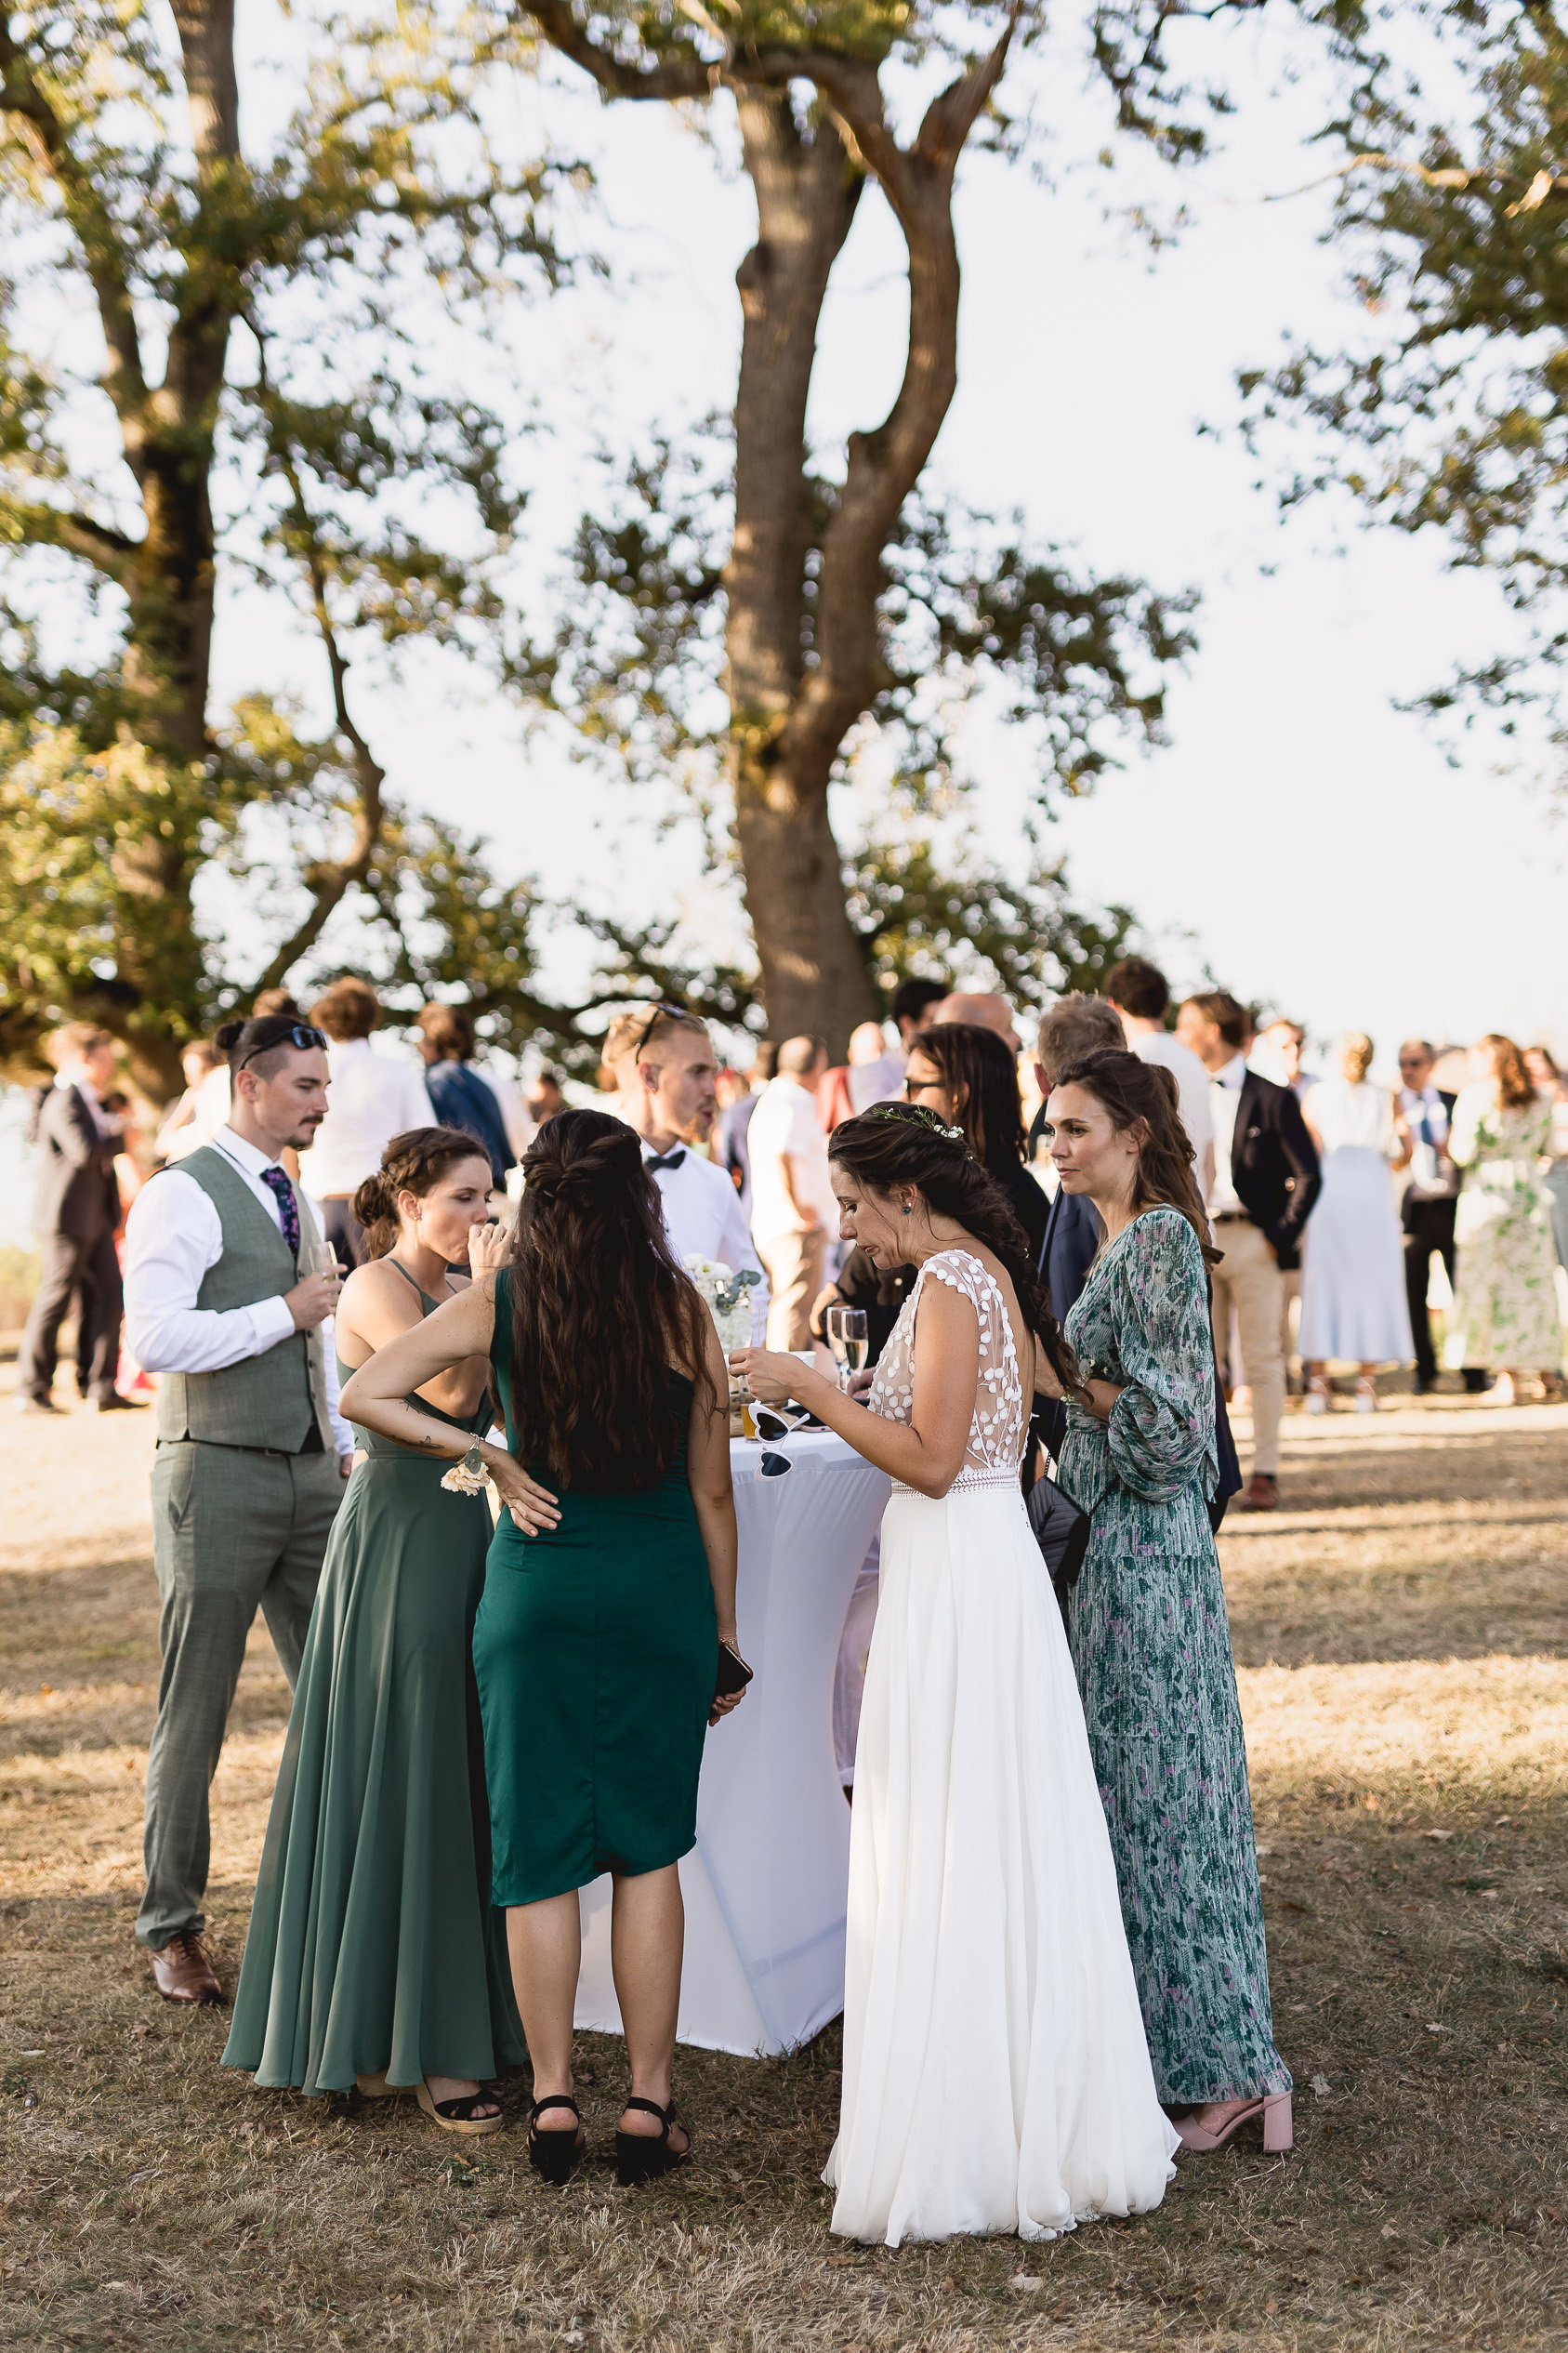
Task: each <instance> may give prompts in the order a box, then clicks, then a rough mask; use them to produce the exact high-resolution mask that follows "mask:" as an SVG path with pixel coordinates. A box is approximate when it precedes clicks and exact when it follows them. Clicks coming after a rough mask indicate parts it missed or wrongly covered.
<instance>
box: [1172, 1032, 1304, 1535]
mask: <svg viewBox="0 0 1568 2353" xmlns="http://www.w3.org/2000/svg"><path fill="white" fill-rule="evenodd" d="M1250 1029H1251V1023H1250V1021H1249V1020H1248V1017H1247V1012H1246V1008H1245V1006H1244V1005H1241V1004H1239V1003H1238V1002H1237V1000H1236V999H1235V998H1233V997H1232V996H1231V995H1230V994H1229V993H1228V992H1227V991H1226V990H1224V989H1222V988H1215V989H1208V990H1206V991H1205V993H1204V994H1203V995H1202V996H1199V997H1190V998H1188V999H1187V1001H1186V1003H1185V1004H1184V1005H1183V1006H1182V1008H1181V1010H1180V1011H1179V1013H1178V1015H1177V1017H1176V1034H1177V1036H1178V1038H1179V1039H1180V1040H1181V1043H1182V1044H1183V1045H1184V1046H1190V1047H1191V1048H1192V1051H1193V1052H1194V1053H1195V1054H1196V1055H1197V1057H1198V1060H1199V1061H1200V1062H1201V1063H1202V1064H1203V1065H1204V1068H1205V1069H1206V1071H1207V1072H1208V1078H1209V1107H1210V1110H1211V1112H1212V1113H1213V1117H1214V1184H1213V1187H1212V1190H1211V1191H1210V1194H1209V1197H1208V1213H1209V1216H1210V1218H1211V1219H1212V1221H1213V1223H1214V1238H1215V1241H1216V1243H1217V1244H1218V1245H1219V1249H1221V1250H1223V1251H1224V1253H1225V1255H1224V1257H1223V1258H1222V1259H1221V1261H1220V1262H1219V1265H1218V1266H1217V1267H1216V1268H1215V1270H1214V1337H1215V1345H1216V1347H1217V1348H1218V1349H1219V1354H1220V1355H1221V1356H1223V1355H1225V1353H1226V1350H1227V1347H1228V1345H1229V1340H1230V1328H1231V1311H1232V1308H1234V1310H1235V1315H1236V1321H1237V1324H1238V1325H1239V1327H1240V1329H1241V1342H1242V1356H1243V1359H1244V1361H1245V1366H1246V1377H1247V1381H1248V1382H1249V1383H1250V1385H1251V1389H1252V1433H1253V1436H1252V1477H1251V1479H1250V1480H1249V1481H1248V1483H1247V1487H1246V1490H1245V1494H1244V1495H1243V1496H1242V1499H1241V1508H1242V1510H1243V1511H1244V1512H1272V1511H1274V1510H1276V1509H1277V1508H1278V1505H1279V1468H1280V1453H1279V1448H1280V1423H1281V1421H1283V1420H1284V1418H1285V1356H1284V1353H1283V1351H1282V1350H1281V1347H1280V1310H1281V1306H1282V1304H1283V1302H1284V1295H1285V1294H1284V1283H1283V1279H1282V1277H1283V1274H1284V1273H1285V1271H1287V1270H1288V1269H1290V1268H1291V1267H1294V1266H1298V1265H1299V1263H1300V1257H1301V1235H1302V1231H1303V1228H1304V1227H1305V1225H1306V1223H1307V1218H1308V1215H1309V1213H1310V1212H1311V1206H1312V1203H1313V1202H1314V1201H1315V1200H1316V1199H1317V1197H1318V1194H1319V1192H1320V1191H1321V1190H1322V1186H1323V1178H1322V1176H1321V1174H1320V1172H1319V1169H1318V1156H1317V1152H1316V1150H1315V1148H1314V1146H1313V1143H1312V1139H1311V1136H1310V1135H1309V1134H1308V1133H1307V1123H1306V1121H1305V1120H1304V1119H1303V1118H1302V1117H1301V1106H1300V1104H1298V1102H1297V1100H1296V1097H1295V1096H1294V1095H1293V1094H1292V1092H1291V1091H1290V1089H1289V1088H1288V1087H1276V1086H1275V1085H1274V1083H1273V1081H1272V1079H1271V1078H1261V1077H1259V1076H1258V1073H1257V1071H1256V1070H1252V1069H1249V1068H1248V1066H1247V1061H1246V1041H1247V1037H1248V1034H1249V1032H1250Z"/></svg>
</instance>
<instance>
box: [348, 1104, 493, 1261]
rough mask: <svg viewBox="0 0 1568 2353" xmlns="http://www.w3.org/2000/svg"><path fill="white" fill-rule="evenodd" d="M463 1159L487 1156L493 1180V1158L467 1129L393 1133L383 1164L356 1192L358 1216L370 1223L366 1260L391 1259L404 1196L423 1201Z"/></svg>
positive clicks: (487, 1175)
mask: <svg viewBox="0 0 1568 2353" xmlns="http://www.w3.org/2000/svg"><path fill="white" fill-rule="evenodd" d="M459 1160H482V1161H483V1162H484V1164H485V1182H486V1183H487V1184H488V1183H489V1178H490V1157H489V1155H488V1153H487V1152H486V1151H485V1148H484V1146H483V1144H482V1143H479V1142H478V1141H477V1140H476V1139H475V1138H474V1137H473V1136H470V1135H465V1133H464V1132H463V1130H462V1129H461V1128H405V1129H404V1130H403V1131H402V1135H401V1136H394V1137H393V1138H392V1140H391V1142H390V1143H389V1144H388V1146H387V1149H386V1151H385V1152H384V1153H383V1154H382V1155H381V1166H380V1167H379V1168H378V1169H377V1170H376V1173H375V1174H374V1175H373V1176H367V1177H366V1179H365V1181H364V1183H362V1185H361V1186H360V1188H359V1191H358V1192H357V1193H356V1194H355V1196H354V1200H353V1210H354V1215H355V1216H356V1217H357V1218H358V1220H359V1222H360V1223H361V1224H362V1226H363V1227H364V1242H363V1245H362V1248H363V1250H364V1256H365V1258H366V1259H372V1258H385V1257H386V1256H387V1254H388V1252H389V1251H390V1250H393V1249H396V1248H397V1240H398V1195H399V1194H400V1193H412V1194H413V1195H414V1196H415V1200H418V1201H422V1200H423V1199H424V1198H425V1196H426V1194H427V1193H429V1192H431V1191H433V1189H434V1188H435V1186H437V1185H438V1184H439V1183H441V1179H442V1177H443V1176H444V1175H445V1174H446V1172H447V1170H448V1169H451V1168H455V1166H456V1164H457V1162H458V1161H459Z"/></svg>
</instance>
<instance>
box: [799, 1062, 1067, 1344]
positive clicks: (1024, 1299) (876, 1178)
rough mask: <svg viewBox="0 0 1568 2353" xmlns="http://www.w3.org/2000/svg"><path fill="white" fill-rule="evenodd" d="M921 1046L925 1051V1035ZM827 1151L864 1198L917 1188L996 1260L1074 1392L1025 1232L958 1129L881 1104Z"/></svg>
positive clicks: (838, 1132)
mask: <svg viewBox="0 0 1568 2353" xmlns="http://www.w3.org/2000/svg"><path fill="white" fill-rule="evenodd" d="M919 1042H920V1046H921V1051H924V1050H925V1039H924V1037H922V1038H921V1039H920V1041H919ZM827 1151H828V1157H829V1159H832V1160H837V1162H838V1164H839V1166H840V1167H841V1168H842V1169H843V1170H845V1171H846V1172H847V1173H848V1174H849V1175H850V1176H852V1177H853V1178H854V1179H855V1182H856V1183H858V1184H860V1185H862V1186H863V1187H864V1189H865V1190H866V1191H867V1192H869V1193H876V1194H882V1195H886V1194H889V1193H891V1191H892V1189H893V1187H894V1186H895V1185H896V1184H913V1185H916V1186H917V1187H918V1189H919V1192H920V1195H921V1197H922V1198H923V1199H924V1201H925V1202H926V1205H927V1207H928V1208H929V1210H931V1212H932V1214H933V1215H934V1216H937V1217H943V1218H950V1219H951V1220H952V1221H953V1223H955V1225H961V1226H962V1227H963V1229H964V1232H965V1233H966V1234H967V1235H968V1236H969V1238H970V1240H971V1241H975V1242H979V1243H981V1244H982V1246H983V1248H984V1249H988V1250H989V1251H990V1252H991V1253H992V1256H993V1257H994V1258H996V1259H998V1260H1000V1262H1001V1263H1002V1265H1003V1267H1004V1268H1005V1269H1006V1272H1007V1276H1008V1281H1009V1282H1010V1283H1011V1284H1012V1287H1013V1290H1014V1292H1015V1294H1016V1296H1017V1299H1018V1304H1019V1310H1020V1313H1021V1315H1022V1317H1023V1320H1024V1323H1025V1324H1026V1325H1027V1326H1028V1328H1029V1329H1030V1330H1031V1331H1032V1332H1033V1333H1034V1337H1035V1339H1036V1340H1037V1341H1038V1342H1039V1343H1040V1346H1041V1348H1042V1350H1043V1351H1044V1353H1045V1355H1046V1358H1047V1361H1048V1363H1049V1365H1050V1366H1051V1368H1052V1370H1053V1371H1054V1372H1055V1374H1056V1376H1057V1379H1058V1380H1059V1381H1061V1384H1062V1386H1063V1387H1064V1388H1067V1389H1075V1388H1076V1387H1077V1386H1078V1384H1079V1381H1080V1379H1081V1376H1080V1374H1079V1371H1078V1368H1077V1366H1076V1364H1075V1363H1074V1358H1073V1351H1072V1350H1071V1349H1070V1348H1069V1347H1068V1345H1067V1342H1066V1341H1065V1340H1064V1339H1063V1338H1062V1336H1061V1326H1060V1325H1059V1324H1058V1322H1057V1320H1056V1317H1055V1316H1054V1315H1052V1314H1051V1309H1050V1301H1049V1299H1048V1296H1047V1293H1046V1287H1045V1284H1044V1282H1043V1281H1042V1279H1041V1277H1040V1274H1039V1271H1038V1269H1037V1268H1036V1267H1035V1264H1034V1260H1033V1259H1032V1258H1031V1256H1030V1254H1029V1244H1028V1242H1027V1241H1026V1240H1025V1238H1024V1233H1023V1228H1022V1227H1021V1225H1020V1223H1019V1222H1018V1219H1017V1218H1016V1216H1015V1215H1014V1214H1013V1208H1012V1204H1011V1202H1010V1201H1009V1200H1008V1196H1007V1195H1006V1194H1005V1193H1004V1192H1003V1191H1002V1188H1001V1186H1000V1185H999V1184H998V1183H997V1182H996V1180H995V1177H994V1176H992V1175H991V1174H990V1173H989V1172H988V1171H987V1170H985V1169H984V1168H982V1165H981V1163H980V1161H979V1160H977V1159H976V1157H975V1156H974V1154H973V1153H972V1152H971V1151H970V1149H969V1147H968V1143H966V1142H965V1140H964V1135H963V1131H962V1130H961V1129H958V1128H950V1127H948V1126H947V1124H946V1122H945V1121H944V1120H942V1119H939V1118H938V1117H937V1116H936V1114H935V1112H934V1111H928V1110H927V1109H926V1107H925V1106H924V1104H906V1103H880V1104H875V1105H874V1106H873V1108H872V1109H871V1110H870V1111H863V1112H862V1113H861V1114H860V1116H859V1117H858V1118H854V1119H845V1120H842V1121H841V1122H840V1123H839V1125H838V1126H837V1128H835V1129H834V1130H833V1133H832V1135H831V1136H829V1138H828V1140H827Z"/></svg>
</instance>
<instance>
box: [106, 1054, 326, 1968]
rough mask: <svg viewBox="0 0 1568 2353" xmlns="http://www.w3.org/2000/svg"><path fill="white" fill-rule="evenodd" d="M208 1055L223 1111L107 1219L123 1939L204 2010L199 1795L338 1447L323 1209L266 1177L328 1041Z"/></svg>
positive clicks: (312, 1529)
mask: <svg viewBox="0 0 1568 2353" xmlns="http://www.w3.org/2000/svg"><path fill="white" fill-rule="evenodd" d="M217 1045H218V1047H219V1049H220V1050H221V1051H222V1052H223V1053H224V1054H225V1055H226V1056H227V1058H228V1064H229V1079H230V1096H231V1105H230V1113H229V1118H228V1120H227V1122H226V1123H225V1124H224V1125H223V1126H222V1127H220V1128H218V1129H217V1131H216V1132H215V1134H214V1136H213V1139H212V1141H211V1143H205V1144H202V1145H201V1146H199V1147H198V1149H197V1150H196V1151H194V1152H191V1153H189V1154H188V1155H187V1156H186V1157H185V1158H184V1159H183V1160H181V1161H180V1162H178V1165H176V1166H171V1167H168V1168H165V1169H161V1170H158V1171H157V1173H156V1174H155V1175H153V1176H152V1177H151V1178H150V1179H149V1180H148V1182H147V1183H146V1184H144V1185H143V1186H142V1188H141V1191H140V1192H139V1193H138V1196H137V1197H136V1200H135V1201H134V1202H133V1204H132V1205H131V1211H130V1215H129V1218H128V1219H127V1221H126V1225H125V1324H126V1337H127V1340H128V1342H129V1344H130V1348H131V1351H132V1354H133V1355H135V1356H136V1358H137V1360H138V1363H139V1364H140V1365H142V1366H143V1367H144V1368H146V1370H148V1371H149V1372H155V1373H158V1374H160V1375H161V1376H162V1378H161V1379H160V1381H159V1384H158V1447H157V1452H156V1454H155V1456H154V1457H153V1462H152V1561H153V1566H154V1569H155V1571H156V1573H157V1579H158V1594H159V1600H160V1603H161V1605H162V1608H161V1616H160V1619H159V1640H160V1643H161V1646H162V1650H163V1672H162V1675H161V1677H160V1681H159V1686H158V1721H157V1725H156V1726H155V1727H154V1730H153V1734H152V1749H151V1752H150V1753H149V1756H148V1761H147V1829H146V1841H145V1859H146V1869H147V1886H146V1892H145V1894H144V1895H143V1897H142V1901H141V1909H140V1911H139V1913H138V1918H137V1935H138V1937H139V1938H140V1940H141V1942H142V1944H143V1945H144V1946H146V1948H147V1949H148V1950H149V1952H150V1953H151V1955H152V1976H153V1982H154V1984H155V1985H156V1987H157V1989H158V1991H159V1992H160V1993H161V1994H162V1995H163V1996H164V1998H165V2001H168V2002H178V2003H212V2002H217V2001H220V2000H221V1999H222V1989H221V1988H220V1987H219V1984H218V1981H217V1976H216V1974H215V1972H214V1970H213V1968H212V1966H211V1963H209V1961H208V1959H207V1955H206V1952H205V1950H204V1946H203V1942H202V1938H203V1935H204V1929H205V1925H206V1923H205V1919H204V1913H203V1910H202V1903H203V1897H204V1893H205V1889H206V1882H207V1868H208V1859H209V1854H210V1848H211V1830H210V1822H209V1816H208V1802H207V1790H208V1784H209V1783H210V1782H211V1779H212V1777H213V1774H214V1772H215V1770H216V1769H217V1760H218V1756H219V1754H220V1752H221V1751H222V1747H223V1738H224V1732H225V1729H226V1727H227V1725H228V1720H229V1709H230V1705H231V1701H232V1699H233V1697H234V1686H235V1685H236V1684H237V1682H238V1681H239V1675H240V1668H241V1665H242V1663H243V1661H244V1652H245V1642H246V1638H247V1637H248V1635H249V1633H250V1629H251V1624H252V1621H253V1620H254V1619H255V1617H256V1613H257V1607H258V1606H259V1608H260V1609H261V1611H262V1613H263V1615H264V1616H265V1618H266V1619H267V1627H268V1632H269V1633H270V1635H271V1637H272V1644H273V1647H274V1648H275V1650H276V1651H277V1654H278V1661H279V1664H280V1665H281V1666H282V1668H283V1673H284V1675H285V1677H286V1678H287V1681H288V1684H289V1687H290V1689H291V1690H292V1689H293V1687H294V1684H295V1680H296V1676H297V1674H298V1671H299V1661H300V1657H301V1654H302V1652H303V1649H304V1644H305V1634H306V1630H307V1628H308V1627H309V1625H310V1610H311V1606H312V1605H313V1603H314V1601H315V1597H316V1584H317V1580H318V1579H319V1577H320V1575H321V1566H322V1561H323V1556H324V1554H325V1552H326V1546H327V1539H328V1537H329V1536H330V1535H331V1532H332V1526H333V1521H334V1519H335V1517H336V1513H337V1508H338V1505H339V1503H340V1501H341V1500H342V1495H343V1482H344V1480H345V1479H346V1478H347V1476H348V1474H349V1468H350V1466H351V1462H352V1458H353V1445H354V1441H353V1435H352V1433H351V1432H350V1431H349V1426H348V1423H347V1422H346V1421H344V1420H343V1417H342V1414H341V1412H340V1410H339V1408H338V1400H337V1375H336V1366H335V1364H334V1362H333V1359H332V1356H331V1355H330V1354H328V1353H327V1352H326V1351H325V1350H324V1348H323V1325H324V1324H325V1323H326V1322H327V1320H328V1318H329V1317H330V1316H331V1315H332V1313H333V1309H334V1307H335V1306H336V1300H337V1276H336V1267H335V1264H334V1262H333V1260H332V1257H331V1253H330V1251H329V1249H328V1247H327V1245H326V1244H325V1242H324V1239H323V1233H322V1223H321V1216H320V1212H319V1210H317V1209H316V1207H315V1205H314V1204H313V1203H312V1201H311V1200H310V1196H309V1194H308V1193H307V1192H306V1191H305V1190H304V1188H303V1186H300V1185H296V1184H295V1183H294V1182H293V1180H292V1179H291V1178H290V1176H289V1174H288V1172H287V1170H285V1169H284V1168H283V1165H282V1162H283V1154H284V1153H285V1152H286V1151H288V1150H289V1149H291V1148H292V1149H294V1150H296V1151H306V1150H308V1149H309V1147H310V1143H311V1142H312V1140H313V1139H314V1137H315V1135H316V1132H317V1130H318V1129H319V1128H320V1127H321V1124H322V1121H323V1118H324V1117H325V1116H326V1102H327V1054H326V1040H325V1038H323V1036H322V1034H321V1032H320V1031H319V1030H318V1029H315V1028H313V1027H312V1026H310V1024H306V1023H301V1022H298V1021H296V1020H294V1019H293V1018H292V1017H291V1016H289V1015H288V1014H281V1015H279V1014H274V1015H272V1016H270V1017H269V1018H268V1019H266V1020H262V1021H254V1020H253V1021H248V1022H227V1023H225V1024H224V1026H223V1027H222V1028H221V1029H220V1030H219V1031H218V1033H217ZM329 1269H331V1271H328V1270H329Z"/></svg>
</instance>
